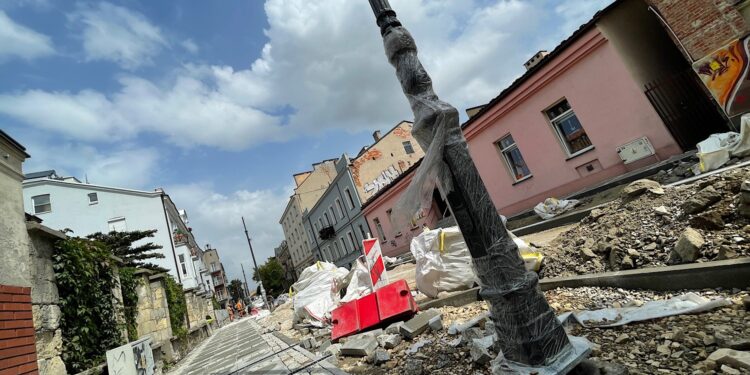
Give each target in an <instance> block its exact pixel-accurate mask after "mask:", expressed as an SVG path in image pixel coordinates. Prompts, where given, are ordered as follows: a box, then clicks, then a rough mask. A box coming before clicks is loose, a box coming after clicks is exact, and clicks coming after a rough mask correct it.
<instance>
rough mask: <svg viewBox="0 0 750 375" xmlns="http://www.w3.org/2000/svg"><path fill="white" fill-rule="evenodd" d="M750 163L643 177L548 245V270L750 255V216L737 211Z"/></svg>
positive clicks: (563, 272) (553, 273)
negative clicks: (683, 175)
mask: <svg viewBox="0 0 750 375" xmlns="http://www.w3.org/2000/svg"><path fill="white" fill-rule="evenodd" d="M747 179H750V168H747V167H745V168H738V169H734V170H730V171H726V172H724V173H722V174H719V175H714V176H710V177H707V178H705V179H702V180H699V181H697V182H695V183H693V184H688V185H681V186H677V187H674V188H670V187H663V186H661V185H660V184H659V183H657V182H654V181H650V180H639V181H636V182H634V183H633V184H631V185H630V186H628V187H626V188H625V189H624V190H623V193H622V195H623V196H622V197H621V198H619V199H617V200H615V201H612V202H610V203H608V204H607V205H606V206H604V207H602V208H600V209H595V210H593V211H592V212H591V214H590V215H589V216H588V217H586V218H585V219H583V220H582V221H581V223H580V224H579V225H578V226H576V227H573V228H572V229H570V230H569V231H567V232H564V233H562V234H560V235H559V236H558V237H557V238H556V239H554V240H553V241H551V242H550V243H549V244H548V245H547V246H545V247H544V248H543V249H542V251H543V252H544V253H545V255H546V259H545V263H544V265H543V269H542V270H541V272H540V275H541V276H542V277H559V276H571V275H576V274H589V273H596V272H605V271H619V270H623V269H632V268H641V267H659V266H664V265H669V264H676V263H688V262H707V261H712V260H720V259H730V258H735V257H742V256H748V255H750V220H748V219H747V218H745V217H743V216H741V215H740V214H739V213H738V207H739V206H740V196H741V194H740V187H741V185H742V181H743V180H747Z"/></svg>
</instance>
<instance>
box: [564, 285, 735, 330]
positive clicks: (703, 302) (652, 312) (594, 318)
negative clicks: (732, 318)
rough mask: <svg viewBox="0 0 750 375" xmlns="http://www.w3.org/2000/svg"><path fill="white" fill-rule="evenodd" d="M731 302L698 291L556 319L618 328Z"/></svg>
mask: <svg viewBox="0 0 750 375" xmlns="http://www.w3.org/2000/svg"><path fill="white" fill-rule="evenodd" d="M731 304H732V303H731V302H730V301H727V300H726V299H724V298H717V299H714V300H709V299H707V298H703V297H701V296H699V295H697V294H695V293H687V294H683V295H681V296H677V297H673V298H670V299H668V300H658V301H649V302H646V303H645V304H643V306H640V307H623V308H614V307H613V308H608V309H601V310H593V311H576V312H567V313H564V314H562V315H560V316H559V317H557V319H558V320H560V322H562V323H566V322H571V323H578V324H580V325H581V326H584V327H589V326H593V327H617V326H622V325H625V324H628V323H631V322H639V321H643V320H649V319H657V318H664V317H667V316H672V315H681V314H695V313H699V312H704V311H709V310H713V309H715V308H717V307H722V306H727V305H731Z"/></svg>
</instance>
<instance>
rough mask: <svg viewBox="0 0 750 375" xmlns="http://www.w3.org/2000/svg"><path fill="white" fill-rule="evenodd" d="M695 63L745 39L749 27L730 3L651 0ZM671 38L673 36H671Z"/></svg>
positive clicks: (712, 0)
mask: <svg viewBox="0 0 750 375" xmlns="http://www.w3.org/2000/svg"><path fill="white" fill-rule="evenodd" d="M648 2H649V3H650V4H651V5H652V6H653V7H655V8H656V9H658V11H659V13H660V14H661V16H662V17H663V18H664V20H665V21H666V22H667V24H669V27H670V28H671V29H672V31H674V33H675V34H676V36H677V39H679V41H680V43H682V45H683V46H684V48H685V49H686V50H687V52H688V54H689V55H690V57H691V58H692V60H693V61H695V60H699V59H701V58H702V57H703V56H706V55H708V54H709V53H711V52H713V51H715V50H717V49H719V48H720V47H722V46H723V45H725V44H727V43H729V42H730V41H732V40H734V39H737V38H740V37H742V36H744V35H745V34H746V33H747V31H748V27H747V24H746V23H745V20H744V19H743V18H742V15H741V14H740V13H739V12H738V11H737V10H736V9H735V8H734V6H733V5H732V4H731V1H729V0H648ZM670 36H671V35H670Z"/></svg>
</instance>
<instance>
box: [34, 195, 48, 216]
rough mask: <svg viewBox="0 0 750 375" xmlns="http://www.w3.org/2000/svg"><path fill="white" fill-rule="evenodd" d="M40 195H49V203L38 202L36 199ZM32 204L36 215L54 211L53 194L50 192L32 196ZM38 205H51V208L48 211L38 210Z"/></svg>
mask: <svg viewBox="0 0 750 375" xmlns="http://www.w3.org/2000/svg"><path fill="white" fill-rule="evenodd" d="M40 197H47V203H44V204H37V203H36V201H35V199H36V198H40ZM31 205H32V206H34V215H39V214H46V213H48V212H52V196H51V195H49V194H39V195H35V196H33V197H31ZM38 206H49V209H48V210H47V211H37V210H36V208H37V207H38Z"/></svg>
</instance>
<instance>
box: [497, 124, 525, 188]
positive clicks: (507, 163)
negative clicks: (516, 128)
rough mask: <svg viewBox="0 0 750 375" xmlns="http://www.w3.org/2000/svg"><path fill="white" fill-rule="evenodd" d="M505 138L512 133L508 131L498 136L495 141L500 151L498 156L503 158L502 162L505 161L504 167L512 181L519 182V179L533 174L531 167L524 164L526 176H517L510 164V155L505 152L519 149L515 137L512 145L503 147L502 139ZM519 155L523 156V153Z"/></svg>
mask: <svg viewBox="0 0 750 375" xmlns="http://www.w3.org/2000/svg"><path fill="white" fill-rule="evenodd" d="M506 138H513V135H512V134H510V133H508V134H506V135H504V136H502V137H500V139H498V140H497V142H495V145H496V146H497V149H498V150H499V152H500V158H501V159H503V163H505V169H506V170H507V171H508V174H509V175H510V178H512V179H513V181H514V182H521V181H524V180H526V179H529V178H531V177H532V176H533V175H534V174H533V173H532V172H531V168H529V166H528V165H526V168H528V169H529V174H527V175H526V176H523V177H521V178H517V177H516V175H515V174H514V173H513V170H514V169H513V165H511V164H510V160H509V159H510V157H509V156H508V155H507V154H509V153H510V152H511V151H513V150H519V152H520V149H519V148H518V143H516V140H515V138H513V144H512V145H510V146H508V147H505V148H503V144H502V141H503V140H505V139H506ZM521 157H523V155H522V156H521ZM524 162H526V160H524Z"/></svg>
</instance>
